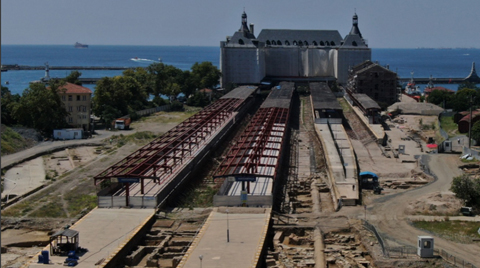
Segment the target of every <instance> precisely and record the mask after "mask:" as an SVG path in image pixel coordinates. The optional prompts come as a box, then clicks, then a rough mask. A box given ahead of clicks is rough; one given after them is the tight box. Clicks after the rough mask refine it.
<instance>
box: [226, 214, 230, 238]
mask: <svg viewBox="0 0 480 268" xmlns="http://www.w3.org/2000/svg"><path fill="white" fill-rule="evenodd" d="M226 212H227V243H228V242H230V229H229V228H228V227H229V226H228V209H227V210H226Z"/></svg>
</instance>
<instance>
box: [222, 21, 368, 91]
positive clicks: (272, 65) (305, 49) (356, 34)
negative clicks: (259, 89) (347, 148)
mask: <svg viewBox="0 0 480 268" xmlns="http://www.w3.org/2000/svg"><path fill="white" fill-rule="evenodd" d="M370 59H371V50H370V48H368V45H367V43H366V40H365V39H363V37H362V34H361V33H360V30H359V28H358V17H357V15H356V14H355V15H354V16H353V25H352V29H351V31H350V33H349V34H348V35H347V36H345V38H343V39H342V37H341V35H340V33H339V32H338V31H337V30H274V29H264V30H262V31H261V32H260V34H259V35H258V37H255V35H254V27H253V24H250V27H248V25H247V14H246V13H245V12H243V14H242V24H241V27H240V29H239V30H238V31H237V32H235V34H234V35H233V36H231V37H227V40H226V41H222V42H220V70H221V72H222V86H225V85H227V84H230V83H231V84H237V85H241V84H259V83H261V82H262V81H268V80H271V79H276V78H283V79H285V78H291V79H303V78H308V79H310V80H315V79H317V80H323V81H324V80H328V79H330V80H335V79H336V80H337V82H339V83H342V84H343V83H346V81H347V79H348V69H349V68H351V67H353V66H356V65H358V64H360V63H362V62H364V61H366V60H370Z"/></svg>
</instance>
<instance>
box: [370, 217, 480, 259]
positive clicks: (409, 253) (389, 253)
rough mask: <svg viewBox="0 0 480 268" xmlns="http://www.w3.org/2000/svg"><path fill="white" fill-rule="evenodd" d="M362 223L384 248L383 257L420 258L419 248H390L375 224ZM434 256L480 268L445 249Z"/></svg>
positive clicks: (439, 250) (436, 250)
mask: <svg viewBox="0 0 480 268" xmlns="http://www.w3.org/2000/svg"><path fill="white" fill-rule="evenodd" d="M362 222H363V226H364V227H365V228H366V229H367V230H369V231H371V232H372V233H373V234H375V236H376V237H377V240H378V243H379V245H380V246H381V247H382V252H383V256H385V257H387V258H410V257H415V256H418V255H417V248H416V247H413V246H402V247H388V246H387V245H386V244H385V242H384V240H383V238H382V236H381V235H380V234H379V233H378V231H377V228H375V226H374V225H373V224H371V223H369V222H368V221H366V220H362ZM434 254H436V255H437V256H440V257H442V259H443V260H445V261H446V262H449V263H450V264H453V265H455V266H456V267H459V268H480V267H478V266H475V265H474V264H472V263H470V262H468V261H466V260H464V259H462V258H459V257H457V256H455V255H452V254H450V253H448V252H447V251H445V250H443V249H435V250H434Z"/></svg>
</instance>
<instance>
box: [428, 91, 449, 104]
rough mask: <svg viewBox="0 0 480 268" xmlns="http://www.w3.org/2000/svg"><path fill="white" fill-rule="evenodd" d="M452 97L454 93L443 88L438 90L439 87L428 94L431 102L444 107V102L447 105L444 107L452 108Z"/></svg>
mask: <svg viewBox="0 0 480 268" xmlns="http://www.w3.org/2000/svg"><path fill="white" fill-rule="evenodd" d="M452 97H453V94H452V93H449V92H447V91H443V90H438V89H435V90H433V91H432V92H431V93H430V95H428V99H427V100H428V102H429V103H433V104H435V105H438V106H440V107H443V106H444V104H445V106H446V107H443V108H445V109H450V108H452V104H453V103H452Z"/></svg>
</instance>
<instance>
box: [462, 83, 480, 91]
mask: <svg viewBox="0 0 480 268" xmlns="http://www.w3.org/2000/svg"><path fill="white" fill-rule="evenodd" d="M464 88H470V89H474V90H477V91H478V90H480V87H478V86H477V84H475V83H472V82H468V81H465V82H463V83H461V84H459V85H458V89H457V90H461V89H464Z"/></svg>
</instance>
